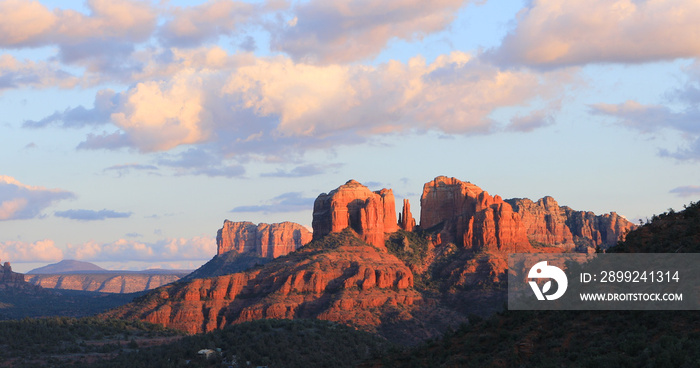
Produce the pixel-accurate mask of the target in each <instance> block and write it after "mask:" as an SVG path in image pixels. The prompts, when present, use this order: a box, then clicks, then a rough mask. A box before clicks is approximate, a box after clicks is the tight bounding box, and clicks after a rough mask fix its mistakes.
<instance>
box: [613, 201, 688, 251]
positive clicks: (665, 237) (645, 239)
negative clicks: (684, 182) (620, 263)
mask: <svg viewBox="0 0 700 368" xmlns="http://www.w3.org/2000/svg"><path fill="white" fill-rule="evenodd" d="M684 207H685V209H684V210H683V211H680V212H675V211H673V210H672V209H671V210H670V211H669V212H666V213H662V214H660V215H658V216H657V215H654V216H653V217H652V219H651V222H648V223H646V224H644V225H642V226H640V227H639V228H637V229H636V230H634V231H631V232H630V233H629V234H627V238H626V239H625V241H624V242H623V243H620V244H618V245H617V246H615V247H613V248H610V249H608V252H619V253H697V252H700V202H697V203H693V202H691V203H690V205H688V206H684Z"/></svg>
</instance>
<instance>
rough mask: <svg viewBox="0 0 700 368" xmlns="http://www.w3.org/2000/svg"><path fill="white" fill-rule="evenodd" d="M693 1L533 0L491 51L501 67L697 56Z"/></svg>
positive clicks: (697, 14)
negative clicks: (501, 40) (505, 65)
mask: <svg viewBox="0 0 700 368" xmlns="http://www.w3.org/2000/svg"><path fill="white" fill-rule="evenodd" d="M698 19H700V2H698V1H696V0H643V1H639V0H569V1H565V2H564V1H561V0H534V1H532V2H530V5H529V6H527V7H526V8H525V9H523V10H521V11H520V12H519V13H518V16H517V23H516V25H515V28H514V29H513V30H512V31H511V32H509V34H508V35H507V36H506V37H505V39H504V40H503V42H502V44H501V45H500V46H499V47H498V48H496V49H494V50H490V51H489V54H490V57H492V58H494V59H495V60H498V62H499V63H501V64H508V65H520V64H525V65H530V66H541V67H560V66H569V65H582V64H588V63H606V62H612V63H641V62H649V61H658V60H673V59H677V58H692V57H697V56H700V22H698V21H697V20H698Z"/></svg>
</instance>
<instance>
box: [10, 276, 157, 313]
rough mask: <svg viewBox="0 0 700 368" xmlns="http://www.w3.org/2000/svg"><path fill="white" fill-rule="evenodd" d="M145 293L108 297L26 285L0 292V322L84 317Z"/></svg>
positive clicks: (102, 294)
mask: <svg viewBox="0 0 700 368" xmlns="http://www.w3.org/2000/svg"><path fill="white" fill-rule="evenodd" d="M143 293H144V292H140V293H131V294H108V293H96V292H90V291H76V290H51V291H49V290H45V289H42V288H40V287H38V286H34V285H26V286H24V287H21V288H19V287H17V288H12V287H8V288H4V289H2V290H1V291H0V320H10V319H21V318H25V317H31V318H37V317H49V316H63V317H86V316H92V315H95V314H97V313H101V312H104V311H106V310H108V309H111V308H114V307H117V306H120V305H124V304H126V303H128V302H130V301H131V300H132V299H134V297H136V296H139V295H142V294H143Z"/></svg>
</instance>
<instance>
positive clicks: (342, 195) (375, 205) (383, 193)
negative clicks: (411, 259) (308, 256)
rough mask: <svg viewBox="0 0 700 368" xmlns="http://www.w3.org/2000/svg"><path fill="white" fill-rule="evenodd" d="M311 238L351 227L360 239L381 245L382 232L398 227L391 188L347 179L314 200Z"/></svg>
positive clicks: (382, 244) (382, 240)
mask: <svg viewBox="0 0 700 368" xmlns="http://www.w3.org/2000/svg"><path fill="white" fill-rule="evenodd" d="M312 227H313V238H314V239H322V238H323V237H324V236H326V235H328V234H330V233H337V232H340V231H342V230H344V229H346V228H348V227H349V228H351V229H352V230H354V231H355V232H356V233H357V234H359V235H360V237H361V238H362V240H364V241H365V242H367V243H368V244H372V245H374V246H375V247H377V248H380V249H383V248H385V246H384V234H385V233H393V232H395V231H397V230H398V224H397V221H396V203H395V200H394V193H393V192H392V191H391V189H382V190H380V191H377V192H372V191H370V190H369V189H368V188H367V187H366V186H364V185H362V184H360V183H358V182H356V181H355V180H350V181H348V182H347V183H345V184H344V185H341V186H340V187H338V188H337V189H335V190H333V191H331V192H330V193H328V194H326V193H322V194H321V195H319V196H318V197H317V198H316V201H315V202H314V212H313V222H312Z"/></svg>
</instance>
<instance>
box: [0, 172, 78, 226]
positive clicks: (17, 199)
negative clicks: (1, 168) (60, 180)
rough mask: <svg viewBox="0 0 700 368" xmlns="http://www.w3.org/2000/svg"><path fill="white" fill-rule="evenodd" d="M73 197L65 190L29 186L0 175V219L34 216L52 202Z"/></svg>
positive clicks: (18, 218)
mask: <svg viewBox="0 0 700 368" xmlns="http://www.w3.org/2000/svg"><path fill="white" fill-rule="evenodd" d="M73 197H74V195H73V193H70V192H68V191H65V190H61V189H46V188H44V187H39V186H30V185H26V184H22V183H20V182H19V181H18V180H16V179H15V178H12V177H10V176H5V175H0V221H6V220H21V219H31V218H35V217H37V216H39V215H40V214H41V211H43V210H44V209H45V208H47V207H49V206H51V205H52V204H53V203H54V202H56V201H59V200H62V199H68V198H73Z"/></svg>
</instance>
